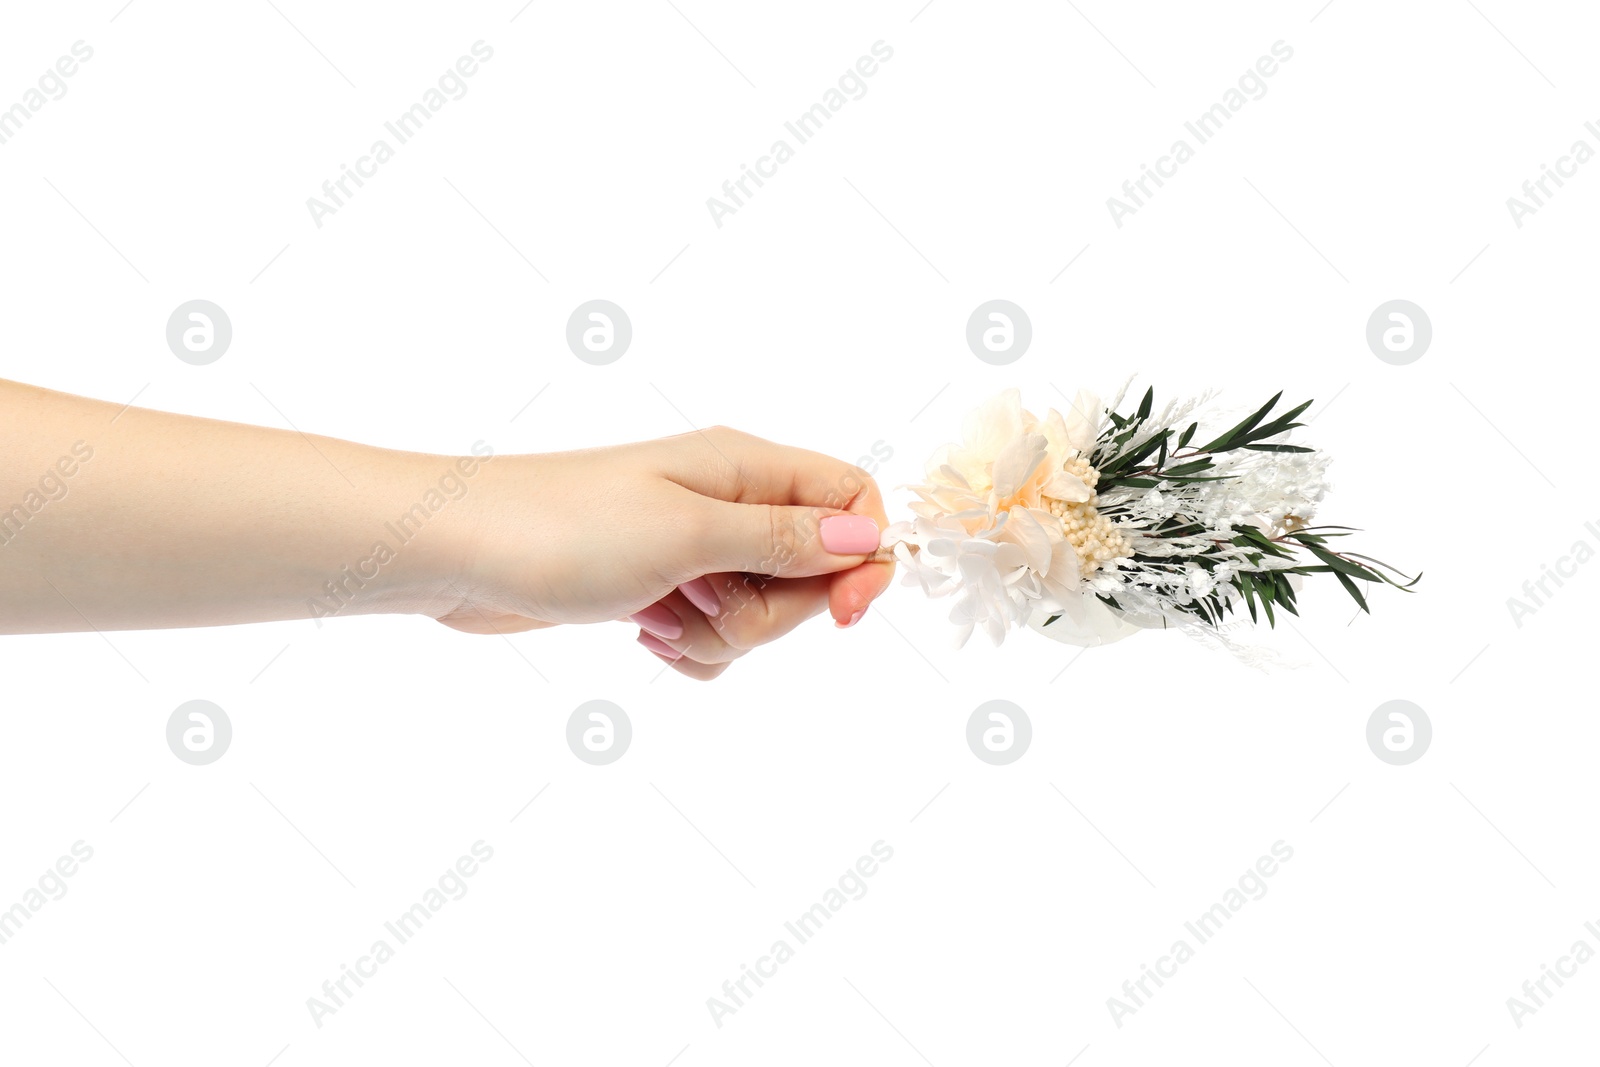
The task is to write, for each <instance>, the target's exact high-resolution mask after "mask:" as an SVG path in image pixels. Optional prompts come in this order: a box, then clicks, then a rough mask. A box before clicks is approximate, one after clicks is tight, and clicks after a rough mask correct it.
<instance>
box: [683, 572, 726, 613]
mask: <svg viewBox="0 0 1600 1067" xmlns="http://www.w3.org/2000/svg"><path fill="white" fill-rule="evenodd" d="M678 592H680V593H682V594H683V595H684V598H685V599H687V600H688V601H689V603H691V604H693V605H694V606H695V607H697V608H699V609H700V610H701V611H703V612H705V613H706V614H707V615H716V614H718V613H720V612H721V611H722V601H720V600H718V599H717V593H716V590H714V589H712V588H711V583H710V582H708V581H706V580H705V579H704V578H696V579H694V580H693V581H691V582H684V583H683V584H682V585H680V586H678Z"/></svg>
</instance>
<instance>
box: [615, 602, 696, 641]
mask: <svg viewBox="0 0 1600 1067" xmlns="http://www.w3.org/2000/svg"><path fill="white" fill-rule="evenodd" d="M628 621H629V622H632V623H636V624H638V625H639V626H641V627H643V628H644V629H646V630H649V631H650V632H651V633H653V634H655V635H656V636H657V637H665V638H667V639H669V640H671V639H674V638H679V637H682V636H683V622H682V620H680V619H679V618H678V617H677V616H676V615H674V614H673V613H672V609H671V608H669V607H667V606H666V605H665V604H651V605H650V606H648V607H645V608H641V609H639V610H638V611H636V612H634V613H633V614H632V615H629V616H628Z"/></svg>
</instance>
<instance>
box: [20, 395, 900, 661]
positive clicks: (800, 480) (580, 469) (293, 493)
mask: <svg viewBox="0 0 1600 1067" xmlns="http://www.w3.org/2000/svg"><path fill="white" fill-rule="evenodd" d="M476 451H477V453H478V454H476V455H472V454H469V455H463V456H444V455H431V454H423V453H415V452H398V451H394V450H391V449H385V448H375V447H372V446H368V445H362V444H357V443H354V442H350V441H342V440H338V439H336V438H331V437H319V436H315V435H303V434H300V433H298V432H295V431H292V430H278V429H271V428H266V427H259V426H247V425H242V424H239V423H231V422H221V421H217V420H212V419H201V418H194V417H191V416H187V415H173V414H167V413H164V412H158V411H150V410H145V409H141V408H134V407H128V408H123V407H121V406H120V405H117V404H109V403H104V402H102V401H98V400H89V399H85V398H83V397H77V396H71V395H68V394H65V393H58V392H52V391H50V390H47V389H40V388H37V387H34V386H29V385H23V384H19V383H14V382H6V381H0V634H21V633H64V632H72V631H84V630H131V629H159V628H169V627H183V626H220V625H228V624H234V623H248V622H270V621H282V620H290V619H308V618H314V617H319V618H322V619H324V620H325V621H324V622H323V625H360V623H359V622H353V621H339V620H334V621H331V622H330V621H326V620H327V617H328V616H335V615H336V616H338V617H339V619H343V616H347V615H361V614H376V613H406V614H416V615H426V616H428V617H430V618H433V619H436V620H438V621H439V622H441V623H443V624H444V625H446V626H449V627H452V628H454V629H456V630H462V631H466V632H468V633H478V634H495V633H500V634H508V633H516V632H520V631H523V630H531V629H536V628H539V627H545V626H554V625H558V624H561V623H589V622H604V621H609V620H629V619H630V618H631V619H632V624H637V627H638V636H637V641H638V643H639V644H641V645H642V646H643V647H644V648H645V649H646V650H648V651H649V652H650V654H651V655H654V656H656V657H657V658H658V659H660V660H662V661H663V662H666V663H670V664H671V665H672V667H673V668H674V669H675V670H677V671H678V672H679V673H681V674H684V675H687V676H689V677H691V678H698V679H709V678H714V677H716V676H717V675H718V674H720V673H722V671H723V670H725V669H726V668H727V666H728V665H729V664H730V663H731V662H732V661H733V660H735V659H738V658H739V657H741V656H743V655H744V654H745V653H746V652H748V651H749V650H751V649H753V648H756V647H758V646H760V645H763V644H766V643H767V642H769V641H773V640H776V639H777V638H779V637H781V636H783V635H784V634H786V633H788V632H790V631H791V630H793V629H794V628H795V627H796V626H798V625H800V624H801V623H803V622H805V621H806V620H807V619H809V618H811V617H812V616H815V615H819V614H821V613H823V612H824V611H826V612H828V613H829V614H830V615H831V616H832V618H833V620H834V622H835V624H836V625H839V626H848V625H851V624H853V623H854V622H856V621H859V619H860V618H861V615H862V613H864V612H865V611H866V609H867V606H868V605H869V604H870V603H871V602H872V601H873V600H874V599H876V598H877V597H878V596H879V595H880V594H881V593H882V592H883V591H884V590H885V589H886V588H887V587H888V584H889V581H890V578H891V576H892V571H893V564H892V562H887V561H884V560H883V559H882V558H881V557H875V556H873V548H874V547H875V545H874V546H869V545H868V544H867V543H866V541H867V540H868V539H870V538H871V537H873V536H874V535H875V531H876V530H878V529H881V528H882V527H883V526H884V525H886V523H887V519H886V517H885V515H884V511H883V501H882V498H881V496H880V494H879V491H878V487H877V486H876V484H875V483H874V482H873V480H872V478H871V477H870V476H868V475H867V474H866V472H864V471H862V470H861V469H860V468H858V467H855V466H853V465H851V464H848V463H844V462H841V461H839V460H835V459H832V458H830V457H828V456H824V455H821V454H819V453H816V452H810V451H806V450H804V449H798V448H791V447H788V446H784V445H779V444H774V443H772V442H770V441H765V440H762V439H761V438H758V437H753V436H751V435H749V434H746V433H741V432H739V431H737V430H731V429H727V428H725V427H720V426H719V427H713V428H710V429H707V430H696V431H692V432H690V433H685V434H679V435H678V436H675V437H666V438H661V439H659V440H654V441H644V442H639V443H635V444H623V445H615V446H610V447H606V448H595V449H585V450H582V451H576V452H559V453H548V454H541V455H506V456H500V455H487V454H486V453H489V452H490V450H489V449H488V448H487V446H479V447H478V448H477V449H476ZM835 516H856V518H844V519H834V521H831V522H829V523H828V524H827V525H826V526H822V525H821V523H822V520H824V519H830V518H833V517H835ZM866 520H871V522H870V523H868V522H867V521H866ZM819 530H820V531H821V532H820V533H819ZM846 534H847V536H846ZM825 541H826V542H827V544H826V545H825V544H824V542H825ZM380 544H382V545H384V546H386V549H385V550H384V551H378V550H377V549H378V546H379V545H380ZM830 548H832V549H835V551H829V549H830ZM318 605H321V607H320V608H319V607H318Z"/></svg>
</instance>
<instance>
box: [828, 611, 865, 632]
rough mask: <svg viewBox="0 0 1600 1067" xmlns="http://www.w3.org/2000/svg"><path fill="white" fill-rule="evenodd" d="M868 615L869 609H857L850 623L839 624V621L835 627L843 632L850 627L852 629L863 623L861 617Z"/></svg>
mask: <svg viewBox="0 0 1600 1067" xmlns="http://www.w3.org/2000/svg"><path fill="white" fill-rule="evenodd" d="M866 613H867V609H866V608H857V609H856V613H855V614H854V615H852V616H850V621H849V622H837V621H835V622H834V625H835V626H837V627H838V628H839V629H841V630H848V629H849V628H850V627H852V626H854V625H855V624H856V623H858V622H860V621H861V616H863V615H865V614H866Z"/></svg>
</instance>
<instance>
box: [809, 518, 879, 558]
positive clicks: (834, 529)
mask: <svg viewBox="0 0 1600 1067" xmlns="http://www.w3.org/2000/svg"><path fill="white" fill-rule="evenodd" d="M818 529H819V530H820V532H821V533H822V547H823V548H824V549H826V550H827V551H829V552H832V553H833V554H834V555H836V556H859V555H866V554H869V553H872V552H876V551H877V550H878V542H879V541H880V540H881V539H882V538H881V535H880V534H879V533H878V524H877V523H875V522H873V521H872V520H871V519H870V518H868V517H867V516H865V515H829V516H828V517H827V518H825V519H823V520H822V522H821V523H819V524H818Z"/></svg>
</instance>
